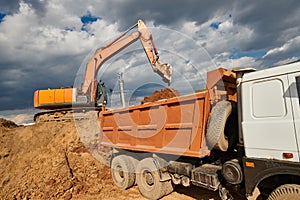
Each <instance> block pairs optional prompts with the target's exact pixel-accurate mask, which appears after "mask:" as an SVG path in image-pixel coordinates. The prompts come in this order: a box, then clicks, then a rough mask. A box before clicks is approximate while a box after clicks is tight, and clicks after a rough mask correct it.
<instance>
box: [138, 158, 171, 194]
mask: <svg viewBox="0 0 300 200" xmlns="http://www.w3.org/2000/svg"><path fill="white" fill-rule="evenodd" d="M136 182H137V185H138V187H139V190H140V193H141V194H142V195H143V196H144V197H146V198H148V199H159V198H161V197H162V196H164V195H166V194H169V193H170V192H172V191H170V187H169V186H170V185H169V184H171V185H172V182H171V181H170V180H169V181H166V182H161V181H160V176H159V171H158V169H157V168H156V165H155V164H154V159H153V158H145V159H143V160H141V161H140V162H139V164H138V166H137V168H136Z"/></svg>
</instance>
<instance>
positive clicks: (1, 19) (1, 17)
mask: <svg viewBox="0 0 300 200" xmlns="http://www.w3.org/2000/svg"><path fill="white" fill-rule="evenodd" d="M5 16H6V14H4V13H0V23H1V22H2V21H3V18H4V17H5Z"/></svg>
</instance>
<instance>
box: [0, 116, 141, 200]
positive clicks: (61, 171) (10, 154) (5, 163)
mask: <svg viewBox="0 0 300 200" xmlns="http://www.w3.org/2000/svg"><path fill="white" fill-rule="evenodd" d="M82 124H85V125H86V126H82V127H79V129H81V130H84V129H86V130H88V128H87V126H88V125H89V123H84V122H82ZM76 125H77V124H76ZM0 126H2V128H3V127H4V126H5V127H9V128H5V129H1V130H2V131H1V132H0V134H1V135H0V147H1V148H0V177H1V179H0V199H128V197H129V198H132V199H134V198H140V197H141V196H140V194H139V192H138V190H137V188H132V189H131V190H127V191H123V190H120V189H119V188H117V187H116V186H115V185H114V184H113V181H112V179H111V176H110V169H109V167H108V166H107V165H105V164H103V163H101V162H99V161H98V160H97V159H95V157H94V156H92V155H91V154H93V153H97V152H96V151H97V150H98V149H97V148H95V143H93V140H94V138H91V140H90V141H89V142H90V145H89V146H87V147H86V146H85V145H83V142H82V141H81V139H80V138H79V137H78V135H77V130H78V128H77V127H78V126H81V125H80V124H79V125H77V127H76V126H75V124H74V123H71V122H70V123H43V124H36V125H32V126H24V127H16V126H14V125H13V123H10V122H8V121H4V120H1V124H0ZM81 134H84V133H81ZM94 137H97V135H94ZM84 140H86V142H87V141H88V139H87V137H85V138H84ZM93 145H94V146H93ZM89 151H91V153H90V152H89Z"/></svg>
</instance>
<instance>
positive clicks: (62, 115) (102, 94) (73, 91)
mask: <svg viewBox="0 0 300 200" xmlns="http://www.w3.org/2000/svg"><path fill="white" fill-rule="evenodd" d="M136 27H138V30H137V31H135V32H132V33H131V34H129V32H130V31H131V30H133V29H134V28H136ZM138 39H139V40H140V42H141V44H142V46H143V48H144V51H145V53H146V55H147V57H148V60H149V62H150V64H151V67H152V69H153V71H154V72H156V73H158V74H159V75H160V76H161V77H162V79H163V80H164V81H165V82H167V83H169V84H170V83H171V76H172V66H171V65H170V64H168V63H160V60H159V55H158V51H157V49H156V47H155V44H154V41H153V38H152V34H151V33H150V31H149V29H148V28H147V27H146V25H145V24H144V22H143V21H142V20H138V23H137V24H135V25H134V26H132V27H131V28H129V29H128V30H127V31H125V32H123V33H122V34H120V35H119V36H118V37H117V38H115V39H114V40H113V41H111V42H110V43H109V44H107V45H106V46H104V47H101V48H99V49H97V50H96V51H95V53H94V54H93V56H92V57H91V58H90V59H89V61H88V62H87V64H86V68H85V76H84V81H83V83H82V84H81V87H80V88H61V89H47V90H37V91H35V93H34V107H35V108H37V109H44V110H47V111H46V112H40V113H37V114H36V115H35V116H34V121H35V122H43V121H62V120H72V119H74V118H76V113H77V118H79V119H81V118H84V115H82V112H83V111H84V112H85V111H95V110H97V111H100V110H101V109H102V107H103V106H105V104H106V101H107V99H106V91H105V86H104V84H103V83H101V82H98V81H97V79H96V77H97V74H98V71H99V69H100V67H101V66H102V64H103V63H104V62H105V61H107V60H108V59H110V58H111V57H112V56H114V55H116V54H117V53H119V52H120V51H121V50H123V49H125V48H126V47H128V46H129V45H131V44H132V43H134V42H136V41H137V40H138ZM78 113H79V114H78Z"/></svg>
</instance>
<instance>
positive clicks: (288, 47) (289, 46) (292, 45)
mask: <svg viewBox="0 0 300 200" xmlns="http://www.w3.org/2000/svg"><path fill="white" fill-rule="evenodd" d="M299 45H300V36H297V37H295V38H293V39H290V40H288V41H287V42H286V43H285V44H283V45H282V46H280V47H276V48H273V49H270V50H269V51H268V52H267V53H266V55H265V56H264V58H266V57H269V56H276V55H278V54H283V53H285V52H288V51H293V50H299Z"/></svg>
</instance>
